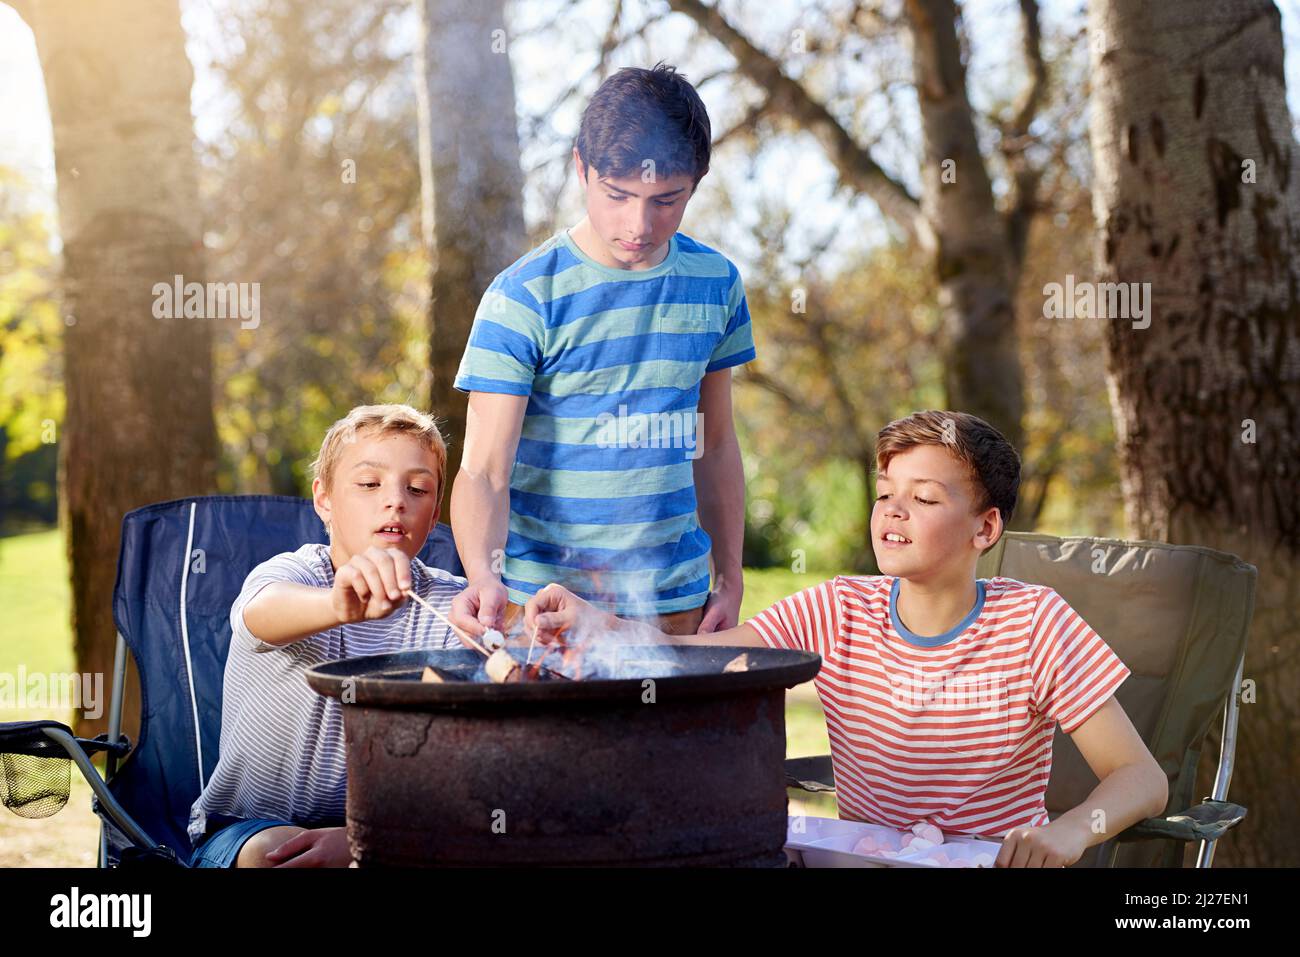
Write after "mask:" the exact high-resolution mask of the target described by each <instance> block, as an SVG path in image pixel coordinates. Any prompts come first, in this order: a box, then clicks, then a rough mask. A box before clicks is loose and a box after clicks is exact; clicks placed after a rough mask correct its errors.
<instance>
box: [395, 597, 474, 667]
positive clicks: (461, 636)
mask: <svg viewBox="0 0 1300 957" xmlns="http://www.w3.org/2000/svg"><path fill="white" fill-rule="evenodd" d="M406 594H407V597H409V598H412V599H414V600H415V601H418V602H419V603H420V604H421V605H423V606H424V607H425V608H427V609H429V611H431V612H433V613H434V614H435V615H437V616H438V617H439V618H441V619H442V620H443V622H444V623H445V624H446V625H447V627H448V628H450V629H451V630H452V633H453V634H454V635H455V636H456V637H457V638H459V639H460V640H461V641H463V642H464V643H465V644H466V645H468V646H469V647H470V648H473V649H474V650H475V651H477V652H478V653H479V654H480V655H482V656H483V657H484V658H491V657H492V654H491V652H489V651H488V650H487V649H486V648H484V647H483V646H482V645H480V644H479V643H478V642H477V641H475V640H474V639H473V638H471V637H470V636H469V635H468V634H467V633H465V632H463V631H461V630H460V629H459V628H457V627H456V626H455V625H453V624H452V623H451V620H450V619H449V618H448V617H447V616H446V615H444V614H443V613H442V612H440V611H438V609H436V608H434V607H433V606H432V605H430V604H429V603H428V602H427V601H425V600H424V599H423V598H421V597H420V596H419V595H417V594H416V593H415V592H413V591H408V592H407V593H406Z"/></svg>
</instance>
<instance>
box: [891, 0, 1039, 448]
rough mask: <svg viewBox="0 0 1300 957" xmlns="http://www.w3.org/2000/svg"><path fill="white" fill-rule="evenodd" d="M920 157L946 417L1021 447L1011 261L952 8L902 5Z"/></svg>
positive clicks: (943, 1)
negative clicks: (964, 419) (970, 422)
mask: <svg viewBox="0 0 1300 957" xmlns="http://www.w3.org/2000/svg"><path fill="white" fill-rule="evenodd" d="M907 20H908V27H909V30H910V31H911V36H912V48H913V52H912V64H913V71H914V74H915V77H916V94H917V99H918V101H919V103H920V108H921V127H922V132H923V137H924V148H925V157H924V161H923V163H922V169H921V174H922V177H921V178H922V182H923V183H924V188H923V189H922V191H921V208H922V210H923V211H924V212H925V215H926V219H927V220H929V222H930V224H931V227H932V229H933V232H934V235H935V237H936V248H935V250H934V256H935V265H936V269H937V273H938V280H939V307H940V309H941V310H942V312H943V321H944V328H945V337H944V338H945V345H946V351H947V355H946V356H945V361H944V370H945V373H944V375H945V379H944V385H945V390H946V392H947V402H948V407H949V408H950V409H957V410H961V411H963V412H971V413H973V414H975V415H978V416H980V417H981V418H983V419H986V420H987V421H988V422H990V423H991V424H992V425H993V426H995V427H996V428H997V429H998V430H1000V431H1001V432H1002V434H1003V435H1004V436H1006V439H1007V441H1008V442H1010V443H1011V444H1012V445H1013V446H1014V447H1015V448H1017V449H1021V448H1023V447H1024V431H1023V426H1022V419H1023V416H1024V386H1023V381H1022V380H1023V374H1022V371H1021V367H1020V354H1019V347H1018V345H1017V337H1016V315H1015V309H1014V297H1013V294H1012V292H1013V289H1014V288H1015V287H1014V285H1013V275H1012V274H1013V268H1012V267H1013V264H1014V258H1015V257H1014V256H1013V253H1012V249H1011V239H1010V235H1009V233H1008V229H1007V224H1006V223H1005V222H1004V220H1003V218H1002V216H1001V215H1000V214H999V213H998V211H997V206H996V204H995V203H994V199H993V188H992V185H991V184H990V182H989V176H988V172H987V170H986V169H985V167H984V160H983V157H982V156H981V155H980V148H979V140H978V138H977V136H976V133H975V121H974V114H973V111H972V110H971V105H970V100H969V99H968V97H967V95H966V68H965V66H964V65H963V63H962V61H961V48H960V46H959V44H958V42H957V28H956V22H957V10H956V7H955V6H954V4H953V2H952V0H907Z"/></svg>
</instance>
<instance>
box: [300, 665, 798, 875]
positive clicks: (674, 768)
mask: <svg viewBox="0 0 1300 957" xmlns="http://www.w3.org/2000/svg"><path fill="white" fill-rule="evenodd" d="M742 652H748V654H749V662H750V670H748V671H742V672H735V673H725V674H724V673H722V667H723V666H724V665H725V664H726V663H727V662H728V661H730V660H732V659H733V658H735V657H736V656H737V655H738V654H740V653H742ZM616 655H617V657H616V659H615V662H614V667H613V671H612V673H614V674H616V675H618V676H619V677H617V678H614V679H595V680H582V681H562V680H549V681H537V682H527V683H517V684H490V683H479V682H470V681H449V682H447V683H445V684H434V683H422V682H421V681H420V673H421V671H422V670H423V668H424V666H425V665H433V666H434V667H435V668H439V669H442V670H443V671H445V672H451V673H453V674H463V675H465V676H466V677H468V676H469V675H470V674H472V673H473V672H474V671H475V670H476V669H477V667H478V665H479V663H480V662H481V660H482V659H481V658H480V657H479V656H478V655H477V654H476V653H475V652H473V651H470V650H468V649H466V650H460V649H456V650H446V651H443V650H437V651H433V650H430V651H409V652H402V653H399V654H391V655H372V656H368V657H364V658H350V659H347V660H344V661H335V662H330V663H328V664H324V665H321V666H319V667H317V668H314V669H312V670H311V671H309V672H308V673H307V681H308V682H309V683H310V685H311V686H312V688H314V689H315V690H316V691H318V692H319V693H321V694H323V695H328V696H330V697H333V698H339V699H341V700H342V701H343V716H344V717H343V720H344V736H345V740H346V742H347V745H346V746H347V761H348V796H347V816H348V836H349V840H350V842H351V846H352V853H353V857H354V858H355V859H356V861H357V863H358V864H359V865H360V866H362V867H373V866H398V867H411V866H436V867H454V866H485V865H487V866H497V865H500V866H520V865H561V866H564V865H579V866H581V865H636V866H662V865H690V866H704V865H727V866H769V865H770V866H783V865H784V863H785V855H784V853H783V851H782V845H783V844H784V843H785V836H786V793H785V773H784V767H783V762H784V759H785V693H784V692H785V689H786V688H791V687H794V686H795V685H797V684H800V683H802V682H804V681H808V680H809V679H810V678H812V677H813V676H814V675H816V673H817V669H818V668H819V667H820V665H821V659H820V658H819V657H818V656H817V655H814V654H809V653H807V652H795V651H782V650H778V649H765V648H721V647H692V648H682V647H675V648H671V649H669V648H668V647H667V646H662V647H660V646H652V647H646V646H622V647H620V648H618V649H616ZM624 676H626V677H624Z"/></svg>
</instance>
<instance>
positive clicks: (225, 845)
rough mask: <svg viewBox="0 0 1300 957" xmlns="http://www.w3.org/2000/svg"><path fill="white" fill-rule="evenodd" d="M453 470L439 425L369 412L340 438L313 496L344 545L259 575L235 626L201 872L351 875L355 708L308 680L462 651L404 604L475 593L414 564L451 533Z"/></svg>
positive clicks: (324, 453) (324, 447) (199, 816)
mask: <svg viewBox="0 0 1300 957" xmlns="http://www.w3.org/2000/svg"><path fill="white" fill-rule="evenodd" d="M446 460H447V450H446V445H445V444H444V442H443V439H442V436H441V434H440V433H439V431H438V427H437V425H436V423H435V422H434V420H433V418H432V417H431V416H429V415H426V414H424V413H422V412H418V411H416V410H415V409H412V408H411V407H409V406H405V405H374V406H360V407H358V408H356V409H353V410H352V411H351V412H350V413H349V414H348V415H347V416H346V417H345V418H343V419H340V420H339V421H338V422H336V423H334V425H333V426H332V427H331V428H330V430H329V432H328V433H327V434H326V436H325V440H324V442H323V443H322V444H321V450H320V455H319V457H318V458H317V459H316V461H315V462H314V463H313V466H312V467H313V470H314V472H315V479H314V480H313V482H312V496H313V502H314V504H315V507H316V513H317V514H318V515H319V516H320V517H321V521H323V522H324V523H325V528H326V531H327V532H328V534H329V537H330V543H329V545H321V544H315V543H312V544H307V545H303V546H302V547H301V548H299V549H298V550H297V551H294V552H285V553H283V554H280V555H276V556H275V557H274V558H271V559H269V560H268V561H265V562H263V563H262V564H261V565H258V566H257V567H256V568H255V569H253V571H252V572H251V573H250V574H249V576H248V578H247V579H246V580H245V582H244V587H243V589H242V590H241V592H240V594H239V597H238V598H237V599H236V600H235V603H234V605H233V606H232V607H231V610H230V625H231V630H232V637H231V642H230V652H229V655H228V657H227V659H226V671H225V688H224V692H223V701H222V715H221V755H220V757H219V759H218V761H217V766H216V768H215V769H214V771H213V774H212V778H211V779H210V780H209V781H208V783H207V785H206V787H204V789H203V793H202V794H200V795H199V798H198V800H197V801H195V802H194V807H193V808H192V809H191V812H190V824H189V835H190V839H191V840H192V841H193V842H194V844H195V850H194V854H193V857H192V858H191V864H192V866H195V867H276V866H279V867H329V866H346V865H348V864H349V863H350V861H351V856H350V853H349V850H348V845H347V834H346V829H345V828H344V826H343V825H344V815H345V798H346V793H347V767H346V761H345V758H344V748H343V714H342V707H341V705H340V704H339V702H338V701H337V700H335V699H333V698H327V697H325V696H322V695H318V694H317V693H316V692H315V691H313V690H312V689H311V688H310V687H309V686H308V685H307V681H306V678H305V673H306V671H307V670H308V669H309V668H311V667H314V666H315V665H317V664H320V663H322V662H325V661H330V660H334V659H338V658H350V657H356V656H358V655H371V654H384V653H388V652H395V651H405V650H412V649H420V648H443V647H455V646H458V642H457V639H456V638H455V637H454V635H452V633H451V632H450V631H449V630H448V629H447V627H446V626H445V625H444V624H443V623H442V622H441V621H439V620H438V619H437V618H436V617H435V616H433V615H432V614H429V613H428V612H427V611H426V610H425V609H423V608H421V607H420V606H419V605H417V604H416V603H414V602H411V601H409V600H408V599H407V598H406V597H405V594H404V593H405V592H406V591H408V590H412V591H414V592H415V593H416V594H418V595H419V596H420V597H421V598H423V599H425V600H426V601H428V602H429V603H430V604H432V605H434V606H435V607H437V608H438V609H439V610H442V611H444V612H445V611H446V610H448V609H449V608H450V606H451V600H452V598H454V597H455V596H456V595H457V594H459V593H460V591H461V589H462V588H464V586H465V580H464V579H463V578H458V577H456V576H454V575H450V574H448V573H447V572H445V571H442V570H441V569H437V568H430V567H428V566H427V565H425V564H424V563H422V562H421V561H420V560H419V559H418V558H416V557H415V556H416V555H417V554H418V553H419V551H420V549H421V548H423V547H424V542H425V540H426V539H427V538H428V535H429V532H430V530H431V529H432V528H433V526H434V524H435V523H436V522H437V521H438V511H439V506H440V503H441V500H442V485H443V481H444V480H445V473H446Z"/></svg>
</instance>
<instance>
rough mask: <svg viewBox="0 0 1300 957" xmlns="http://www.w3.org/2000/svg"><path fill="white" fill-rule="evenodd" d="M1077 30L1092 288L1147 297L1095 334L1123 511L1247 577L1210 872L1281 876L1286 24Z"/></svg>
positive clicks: (1289, 736) (1289, 611)
mask: <svg viewBox="0 0 1300 957" xmlns="http://www.w3.org/2000/svg"><path fill="white" fill-rule="evenodd" d="M1088 30H1089V34H1090V43H1091V47H1092V72H1093V80H1092V86H1093V102H1092V151H1093V165H1094V167H1095V178H1094V185H1093V206H1094V209H1095V211H1096V216H1097V222H1098V228H1099V235H1098V250H1097V265H1098V271H1099V273H1100V276H1099V278H1100V279H1103V280H1105V281H1118V282H1128V283H1149V284H1150V286H1149V289H1150V304H1149V308H1150V312H1149V321H1150V326H1149V328H1141V326H1142V325H1143V324H1144V322H1145V321H1146V320H1144V319H1142V318H1140V317H1139V318H1137V319H1132V320H1131V319H1127V318H1118V319H1117V318H1111V319H1109V320H1108V321H1107V323H1106V330H1107V332H1106V340H1107V342H1106V344H1107V373H1108V378H1109V382H1110V393H1111V400H1112V411H1113V414H1114V417H1115V423H1116V431H1117V434H1118V440H1119V454H1120V467H1121V471H1122V480H1123V489H1124V503H1125V513H1126V517H1127V521H1128V524H1129V526H1130V528H1131V530H1132V532H1133V533H1134V534H1135V535H1138V536H1141V537H1144V538H1154V539H1161V540H1166V541H1171V542H1181V543H1194V544H1199V545H1208V546H1211V547H1214V548H1220V549H1223V550H1225V551H1229V552H1233V553H1235V554H1237V555H1240V556H1241V557H1242V558H1244V559H1245V560H1247V561H1249V562H1251V563H1253V564H1254V565H1256V566H1257V567H1258V569H1259V587H1258V593H1257V597H1256V604H1255V616H1254V622H1253V626H1252V629H1251V635H1250V642H1249V646H1248V649H1247V654H1246V668H1245V676H1246V678H1247V679H1251V680H1253V681H1254V683H1255V686H1256V689H1257V692H1256V693H1257V703H1254V704H1250V703H1243V706H1242V714H1241V723H1240V734H1239V738H1238V743H1237V766H1236V771H1235V774H1234V776H1233V779H1232V790H1231V791H1230V792H1229V797H1230V798H1231V799H1232V800H1235V801H1237V802H1238V803H1241V804H1243V805H1245V806H1246V807H1247V808H1248V810H1249V816H1248V817H1247V819H1246V821H1245V823H1244V824H1243V825H1242V826H1240V827H1239V828H1237V829H1236V830H1234V831H1233V832H1232V833H1231V834H1229V835H1228V836H1227V837H1226V838H1225V839H1224V840H1222V841H1221V842H1220V846H1219V849H1218V852H1217V854H1218V857H1217V858H1216V864H1217V863H1223V864H1241V865H1282V864H1286V865H1291V866H1294V865H1297V864H1300V826H1297V824H1296V820H1295V790H1296V781H1297V780H1300V748H1297V747H1296V744H1295V742H1296V741H1297V740H1298V739H1300V695H1297V688H1300V624H1298V622H1297V619H1298V618H1300V614H1298V613H1297V608H1298V606H1300V562H1298V561H1297V555H1298V553H1300V502H1298V501H1297V495H1296V492H1297V489H1300V475H1298V474H1297V473H1298V472H1300V302H1297V283H1298V282H1300V269H1298V268H1297V257H1298V256H1300V168H1297V160H1298V155H1297V151H1296V149H1295V146H1296V143H1295V139H1294V137H1293V136H1292V133H1291V120H1290V116H1289V114H1288V111H1287V104H1286V86H1285V78H1284V74H1283V70H1282V62H1283V57H1282V30H1281V18H1280V16H1279V14H1278V11H1277V9H1276V8H1275V7H1274V5H1273V4H1272V3H1271V2H1268V0H1237V2H1235V3H1231V4H1223V3H1218V2H1214V0H1184V2H1182V3H1146V2H1143V0H1093V2H1092V3H1091V4H1090V11H1089V26H1088ZM1215 733H1216V734H1217V731H1216V732H1215ZM1215 753H1216V754H1217V744H1216V745H1215ZM1206 763H1208V762H1203V768H1202V771H1203V773H1202V781H1203V782H1204V784H1203V786H1201V787H1200V788H1199V789H1198V791H1197V794H1198V795H1203V794H1207V793H1208V792H1209V784H1208V782H1209V777H1208V773H1206V772H1205V768H1204V764H1206Z"/></svg>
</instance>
